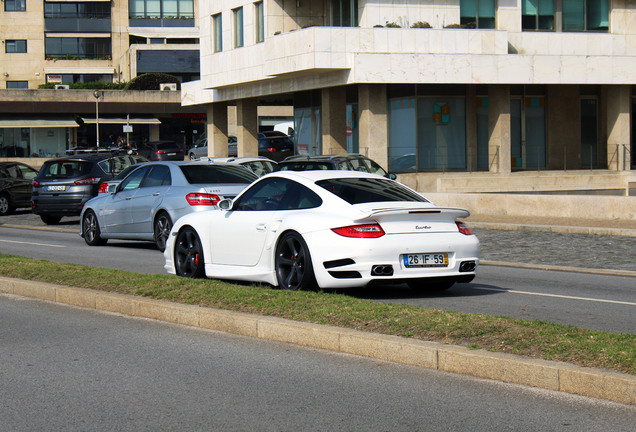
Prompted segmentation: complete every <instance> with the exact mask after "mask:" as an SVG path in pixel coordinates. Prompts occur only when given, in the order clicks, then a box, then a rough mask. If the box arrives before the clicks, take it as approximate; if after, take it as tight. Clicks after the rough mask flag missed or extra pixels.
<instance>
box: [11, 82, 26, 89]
mask: <svg viewBox="0 0 636 432" xmlns="http://www.w3.org/2000/svg"><path fill="white" fill-rule="evenodd" d="M7 88H8V89H28V88H29V82H28V81H7Z"/></svg>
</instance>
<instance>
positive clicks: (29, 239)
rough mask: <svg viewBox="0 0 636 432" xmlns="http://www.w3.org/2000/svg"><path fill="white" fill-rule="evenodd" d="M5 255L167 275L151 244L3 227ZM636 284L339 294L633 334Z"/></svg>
mask: <svg viewBox="0 0 636 432" xmlns="http://www.w3.org/2000/svg"><path fill="white" fill-rule="evenodd" d="M75 228H77V225H76V226H75ZM0 252H2V253H10V254H15V255H21V256H28V257H31V258H37V259H47V260H55V261H58V262H67V263H76V264H83V265H89V266H97V267H106V268H113V269H121V270H127V271H135V272H144V273H165V270H164V268H163V263H164V260H163V255H162V254H161V253H160V252H159V251H157V250H156V249H155V247H154V246H153V245H152V244H150V243H144V242H125V241H109V243H108V245H107V246H104V247H90V246H87V245H86V244H85V243H84V241H83V239H82V238H81V237H79V235H77V233H75V232H68V233H66V232H52V231H34V230H29V229H14V228H7V227H0ZM635 281H636V279H635V278H633V277H625V276H607V275H594V274H585V273H576V272H557V271H545V270H535V269H520V268H509V267H499V266H480V268H479V269H478V272H477V277H476V278H475V280H474V281H473V282H472V283H470V284H457V285H455V286H454V287H453V288H451V289H450V290H448V291H446V292H443V293H430V294H421V293H416V292H414V291H412V290H410V289H408V287H406V285H398V286H391V287H376V288H372V289H360V290H344V291H342V292H343V293H346V294H348V295H353V296H357V297H360V298H368V299H372V300H375V301H380V302H391V303H403V304H412V305H417V306H421V307H427V308H437V309H445V310H456V311H461V312H473V313H485V314H490V315H504V316H510V317H513V318H521V319H529V320H543V321H549V322H557V323H562V324H569V325H574V326H577V327H582V328H589V329H593V330H603V331H609V332H615V333H631V334H633V333H634V331H635V329H636V298H635V294H634V286H635Z"/></svg>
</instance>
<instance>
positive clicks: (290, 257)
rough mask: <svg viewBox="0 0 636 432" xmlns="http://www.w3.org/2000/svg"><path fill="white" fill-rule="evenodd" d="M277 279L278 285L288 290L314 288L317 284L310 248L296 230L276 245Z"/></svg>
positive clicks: (287, 234) (283, 237) (286, 234)
mask: <svg viewBox="0 0 636 432" xmlns="http://www.w3.org/2000/svg"><path fill="white" fill-rule="evenodd" d="M274 261H275V264H274V265H275V267H276V279H277V280H278V286H279V287H281V288H284V289H288V290H299V289H314V288H316V286H317V283H316V278H315V276H314V268H313V266H312V264H311V256H310V255H309V248H308V247H307V244H306V243H305V241H304V240H303V238H302V237H301V236H300V234H298V233H295V232H288V233H285V234H283V236H282V237H281V238H280V240H279V241H278V244H277V245H276V257H275V260H274Z"/></svg>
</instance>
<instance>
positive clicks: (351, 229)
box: [164, 170, 479, 290]
mask: <svg viewBox="0 0 636 432" xmlns="http://www.w3.org/2000/svg"><path fill="white" fill-rule="evenodd" d="M219 209H220V210H221V211H213V212H210V211H206V212H199V213H192V214H189V215H186V216H184V217H182V218H181V219H179V220H178V221H177V222H176V223H175V225H174V227H173V229H172V232H171V233H170V237H169V238H168V242H167V244H166V250H165V252H164V256H165V259H166V264H165V268H166V270H167V271H168V273H171V274H177V275H180V276H185V277H204V276H205V277H209V278H218V279H230V280H244V281H255V282H266V283H269V284H271V285H274V286H279V287H282V288H285V289H306V288H313V287H320V288H345V287H362V286H366V285H368V284H369V283H378V282H391V283H401V282H406V283H408V284H409V285H410V286H411V287H412V288H414V289H430V290H443V289H447V288H449V287H450V286H452V285H453V284H454V283H455V282H470V281H471V280H472V279H473V278H474V276H475V269H476V267H477V264H478V262H479V258H478V254H479V240H478V239H477V237H476V236H475V235H473V234H471V232H470V230H469V229H468V228H467V227H466V225H465V224H464V223H463V222H462V221H461V219H462V218H465V217H467V216H469V212H468V211H467V210H462V209H451V208H441V207H437V206H435V205H434V204H432V203H431V202H429V201H428V200H426V199H425V198H424V197H422V195H420V194H419V193H417V192H415V191H414V190H412V189H410V188H408V187H406V186H404V185H402V184H400V183H398V182H396V181H394V180H391V179H387V178H385V177H382V176H379V175H375V174H367V173H360V172H352V171H335V170H329V171H284V172H281V171H278V172H274V173H271V174H268V175H266V176H264V177H261V178H260V179H259V180H257V181H256V182H254V183H252V184H251V185H250V186H249V187H248V188H246V189H245V190H244V191H243V192H242V193H241V194H240V195H239V196H237V197H236V198H235V199H234V200H223V201H221V202H220V203H219Z"/></svg>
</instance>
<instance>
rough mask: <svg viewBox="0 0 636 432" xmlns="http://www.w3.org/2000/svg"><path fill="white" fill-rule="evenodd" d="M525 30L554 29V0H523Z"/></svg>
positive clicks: (523, 25) (522, 19)
mask: <svg viewBox="0 0 636 432" xmlns="http://www.w3.org/2000/svg"><path fill="white" fill-rule="evenodd" d="M521 22H522V27H523V29H524V30H554V0H523V3H522V18H521Z"/></svg>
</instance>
